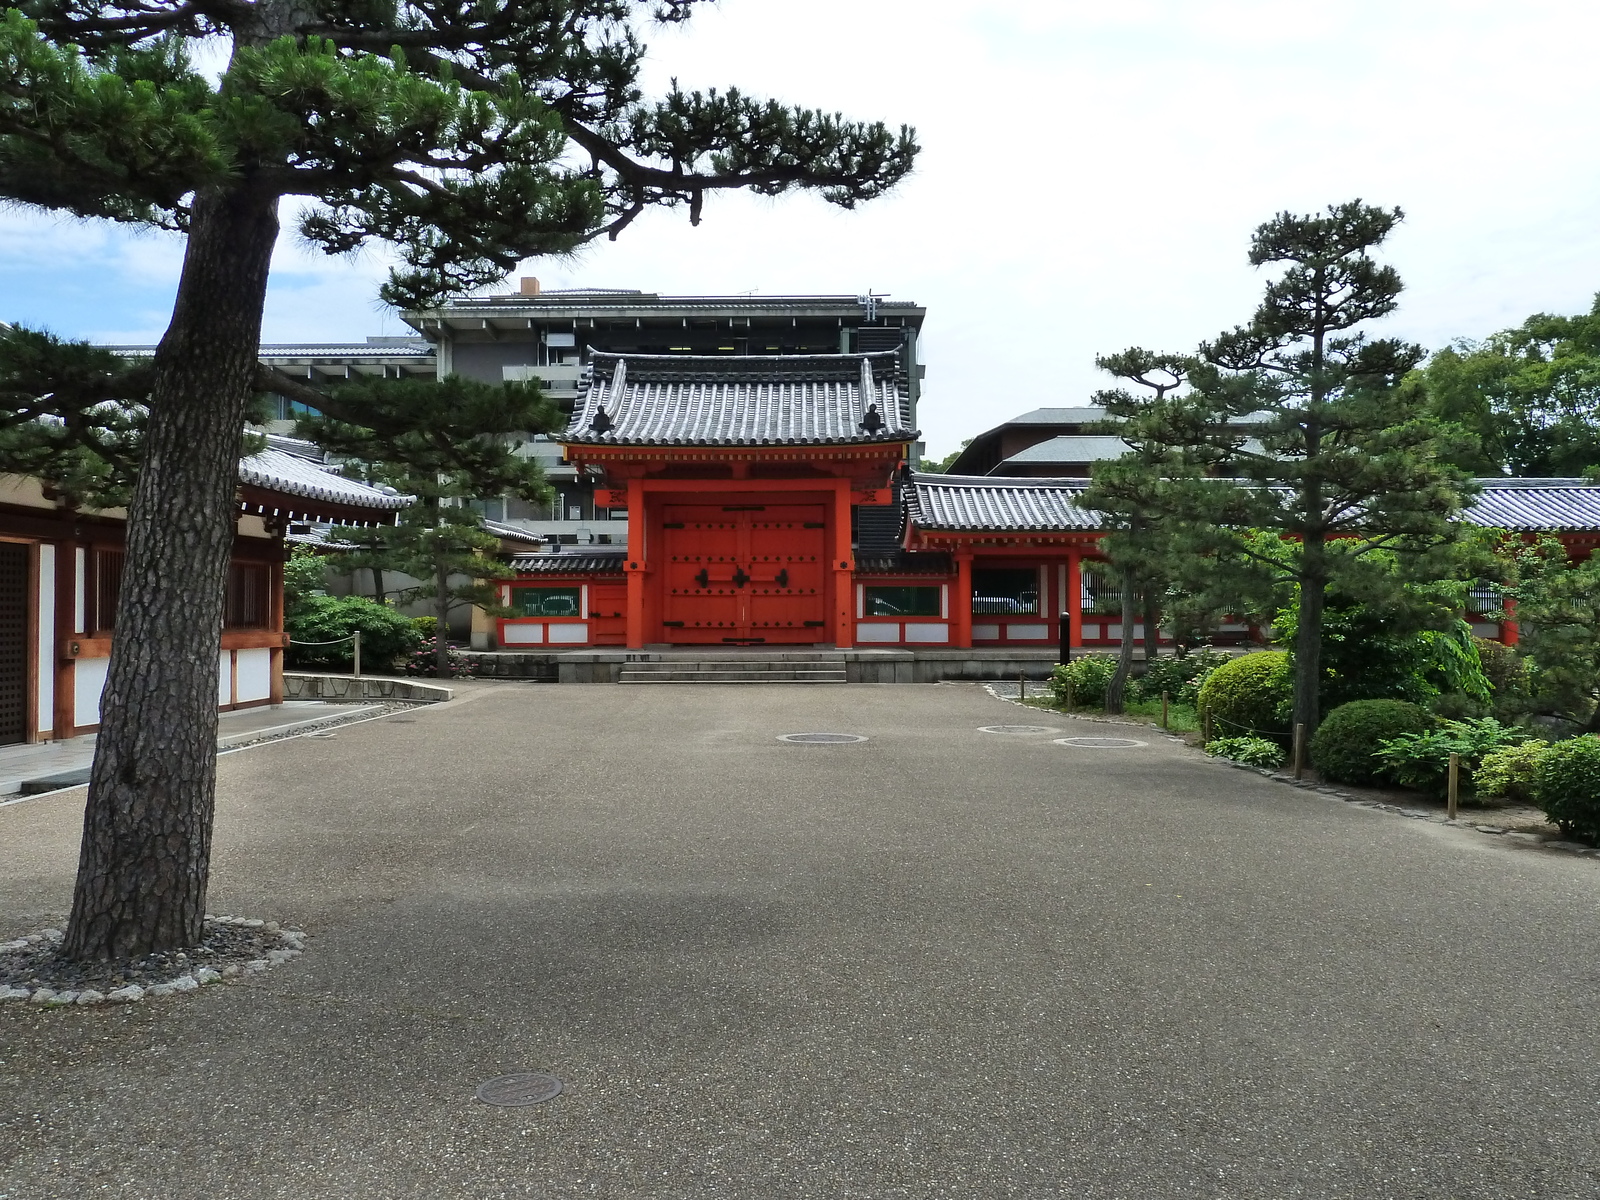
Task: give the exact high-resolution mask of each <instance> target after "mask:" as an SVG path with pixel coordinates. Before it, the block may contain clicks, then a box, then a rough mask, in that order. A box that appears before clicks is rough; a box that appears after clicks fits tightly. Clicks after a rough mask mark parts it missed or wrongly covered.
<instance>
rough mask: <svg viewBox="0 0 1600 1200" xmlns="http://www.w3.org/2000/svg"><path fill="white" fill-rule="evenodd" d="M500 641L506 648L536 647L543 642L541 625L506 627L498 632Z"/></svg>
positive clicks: (542, 627)
mask: <svg viewBox="0 0 1600 1200" xmlns="http://www.w3.org/2000/svg"><path fill="white" fill-rule="evenodd" d="M500 641H501V642H502V643H503V644H504V645H507V646H536V645H539V644H540V643H542V642H543V641H544V626H543V625H507V626H506V627H505V628H504V629H502V630H501V631H500Z"/></svg>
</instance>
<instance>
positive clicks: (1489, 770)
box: [1474, 741, 1550, 804]
mask: <svg viewBox="0 0 1600 1200" xmlns="http://www.w3.org/2000/svg"><path fill="white" fill-rule="evenodd" d="M1548 749H1550V743H1549V742H1538V741H1527V742H1523V743H1521V744H1520V745H1517V746H1502V747H1500V749H1498V750H1491V751H1489V753H1487V754H1485V755H1484V756H1483V761H1482V762H1481V763H1479V764H1478V769H1477V771H1476V772H1475V777H1474V786H1475V787H1476V788H1477V791H1478V795H1480V796H1504V797H1505V798H1506V799H1508V800H1517V801H1520V802H1521V803H1523V804H1532V803H1533V793H1534V788H1535V787H1536V785H1537V784H1538V782H1539V764H1540V763H1541V762H1543V761H1544V755H1545V751H1546V750H1548Z"/></svg>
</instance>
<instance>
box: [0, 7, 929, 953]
mask: <svg viewBox="0 0 1600 1200" xmlns="http://www.w3.org/2000/svg"><path fill="white" fill-rule="evenodd" d="M696 2H697V0H655V3H653V4H646V3H643V2H641V0H526V2H525V3H519V4H504V5H501V4H481V5H461V4H457V3H453V2H449V3H447V2H444V0H401V2H398V3H382V4H370V3H365V2H364V0H322V2H320V3H316V4H308V3H291V2H286V0H23V3H22V4H21V5H17V6H11V7H8V8H7V9H6V10H5V11H4V13H3V14H0V197H4V198H5V199H7V200H10V201H13V202H18V203H22V204H26V205H32V206H35V207H38V208H43V209H48V210H52V211H56V212H63V213H67V214H71V215H74V216H78V217H88V218H104V219H109V220H114V221H121V222H127V223H130V224H135V225H142V226H145V227H154V228H159V229H167V230H174V231H177V232H179V233H181V234H182V235H184V237H185V238H186V249H185V257H184V266H183V272H182V275H181V278H180V281H179V285H178V294H177V300H176V303H175V305H174V308H173V314H172V320H171V323H170V324H169V326H168V328H167V331H166V333H165V335H164V336H163V337H162V339H161V343H160V346H159V348H158V349H157V351H156V354H155V357H154V360H153V362H152V363H151V364H150V386H149V405H148V411H149V418H148V424H147V427H146V434H145V438H144V468H143V470H142V471H141V473H140V476H139V483H138V485H137V487H136V488H135V491H134V495H133V498H132V502H131V506H130V509H129V519H128V542H127V558H126V565H125V568H124V575H123V585H122V595H121V602H120V607H119V610H118V614H117V629H118V638H117V640H116V642H115V645H114V648H113V650H112V656H111V663H110V668H109V674H108V679H107V683H106V687H105V692H104V699H103V719H102V724H101V732H100V735H99V737H98V739H97V741H96V746H95V763H94V767H93V769H92V773H91V780H90V795H89V804H88V814H87V817H86V820H85V826H84V841H83V850H82V854H81V856H80V860H79V873H78V882H77V886H76V889H75V892H74V897H73V911H72V916H71V918H70V920H69V922H68V929H67V937H66V942H65V945H64V952H65V953H66V954H68V955H70V956H72V957H74V958H108V957H118V956H123V955H137V954H142V953H145V952H148V951H151V950H156V949H163V948H169V947H175V946H183V945H192V944H193V943H195V942H196V941H197V940H198V939H199V937H200V935H201V927H202V914H203V912H204V899H205V891H206V882H207V877H208V870H209V857H210V831H211V817H212V797H213V791H214V780H215V766H214V758H215V731H216V713H215V709H214V704H213V701H214V698H215V694H216V691H215V687H214V686H213V685H214V682H215V671H216V666H215V663H216V654H215V649H216V646H217V644H218V638H219V635H220V630H221V624H222V598H223V579H224V571H225V568H226V563H227V558H228V551H229V547H230V545H231V542H232V538H233V530H234V510H233V494H234V487H235V475H234V472H235V457H236V454H237V451H238V442H239V434H240V428H241V423H242V421H243V418H244V414H245V411H246V406H247V403H248V401H249V399H250V397H251V395H252V393H254V392H257V391H282V390H285V389H284V388H283V387H282V386H281V379H282V377H281V376H276V375H275V374H274V373H272V372H268V371H264V370H263V369H262V368H261V366H260V365H259V364H258V362H257V357H256V355H257V345H258V343H259V340H260V332H261V312H262V306H263V301H264V298H265V295H266V286H267V269H268V265H269V263H270V261H271V257H272V251H273V247H274V246H275V245H276V243H277V238H278V232H279V211H280V208H282V207H284V205H285V202H286V201H287V202H288V206H289V207H290V208H291V209H292V210H296V211H299V212H300V213H301V214H302V215H301V217H300V218H299V232H300V234H301V236H302V237H304V238H305V239H306V240H307V241H309V242H310V243H311V244H313V245H317V246H320V247H321V248H322V249H323V250H325V251H327V252H328V253H330V254H345V253H349V252H352V251H355V250H357V249H359V248H360V247H362V246H363V245H366V244H368V243H370V242H373V241H377V242H380V243H386V244H388V245H389V246H391V247H393V248H394V251H395V254H396V255H397V258H398V263H397V266H396V267H395V269H394V271H393V272H392V273H391V275H390V278H389V282H388V283H387V284H386V285H385V286H384V288H383V289H382V295H383V297H384V299H385V300H387V301H388V302H390V303H393V304H400V305H407V306H411V307H415V308H427V307H429V306H432V305H434V304H436V303H438V302H439V301H440V300H441V299H443V298H445V297H447V296H449V295H451V294H455V293H458V292H462V291H465V290H468V289H471V288H474V287H478V286H480V285H483V284H487V283H490V282H492V281H494V280H497V279H499V278H501V277H503V276H504V275H505V274H506V273H507V272H509V271H510V270H512V269H513V268H514V267H515V266H516V265H517V263H518V262H519V261H521V260H523V259H525V258H527V257H530V256H533V255H541V254H563V253H568V252H571V251H572V250H574V249H576V248H577V247H578V246H580V245H582V244H584V243H585V242H587V241H589V240H591V239H593V238H596V237H599V236H603V235H604V236H615V235H616V234H617V233H619V232H620V231H621V230H623V229H624V228H626V227H627V226H628V225H629V224H630V223H631V222H632V221H633V220H635V219H636V218H637V217H638V216H639V214H641V213H643V212H645V211H646V210H647V209H649V208H651V207H662V206H664V207H669V208H675V207H686V208H687V209H688V213H689V217H690V219H691V220H692V221H698V219H699V217H700V215H701V208H702V205H703V202H704V198H705V196H706V194H707V193H708V192H714V191H717V190H719V189H727V188H748V189H752V190H754V191H756V192H759V193H762V194H765V195H776V194H779V193H782V192H785V191H788V190H790V189H793V188H811V189H815V190H817V191H818V192H819V193H820V194H821V195H822V196H823V198H824V199H826V200H828V201H829V202H831V203H834V204H837V205H840V206H842V207H845V208H849V207H853V206H854V205H855V204H857V203H859V202H861V201H863V200H868V199H871V198H873V197H875V196H878V195H881V194H882V193H884V192H885V191H886V190H887V189H889V188H890V187H892V186H893V185H894V184H895V183H896V182H898V181H899V180H900V179H901V178H903V177H904V176H905V175H906V173H907V172H908V171H909V170H910V169H911V165H912V161H913V159H914V157H915V155H916V151H917V147H916V144H915V141H914V139H913V135H912V134H911V132H910V131H909V130H907V129H901V130H900V131H899V132H898V133H895V132H892V131H890V130H889V129H887V128H885V127H884V126H882V125H879V124H856V123H851V122H847V121H845V120H843V119H842V118H840V117H837V116H830V115H827V114H824V113H820V112H815V111H810V110H803V109H788V108H784V107H782V106H781V105H778V104H776V103H770V102H760V101H757V100H754V99H751V98H749V97H746V96H745V95H743V94H742V93H740V92H738V91H736V90H733V89H728V90H726V91H711V92H706V93H700V92H683V91H681V90H679V89H677V88H676V87H674V88H673V89H672V90H671V91H670V92H669V93H668V94H667V95H666V96H665V97H664V98H662V99H661V100H659V101H657V102H654V103H651V102H647V101H645V100H644V99H643V98H642V96H641V93H640V91H639V88H638V86H637V82H636V81H637V78H638V74H639V69H640V64H641V61H642V57H643V53H644V47H643V45H642V43H641V41H640V39H639V36H638V33H637V31H636V29H635V21H636V17H637V16H639V15H648V14H651V13H653V14H655V15H656V16H658V17H659V18H661V19H665V20H683V19H685V18H687V17H688V16H689V15H690V14H691V12H692V11H693V9H694V7H695V4H696ZM202 41H207V42H209V43H210V44H211V45H216V44H219V43H222V42H225V43H226V44H227V45H228V46H229V56H228V60H227V62H226V64H225V65H224V66H223V67H222V69H221V70H220V72H218V73H216V74H214V75H211V74H207V73H206V72H203V71H202V70H200V69H199V68H198V67H197V66H196V65H195V63H194V61H193V60H192V58H191V53H190V52H191V49H192V48H193V47H195V46H196V45H198V44H199V43H201V42H202ZM36 394H37V395H47V394H49V392H48V391H40V392H38V393H36ZM331 404H332V402H328V401H325V402H324V403H323V404H322V408H321V410H322V411H324V412H328V413H330V414H332V415H340V414H339V413H338V412H336V411H335V410H334V409H333V408H332V407H331ZM345 415H348V414H345Z"/></svg>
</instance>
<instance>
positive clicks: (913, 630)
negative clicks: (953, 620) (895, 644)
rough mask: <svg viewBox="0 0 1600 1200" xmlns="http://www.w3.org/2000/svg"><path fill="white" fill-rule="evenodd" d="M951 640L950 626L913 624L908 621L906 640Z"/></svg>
mask: <svg viewBox="0 0 1600 1200" xmlns="http://www.w3.org/2000/svg"><path fill="white" fill-rule="evenodd" d="M949 640H950V626H948V625H934V624H926V625H923V624H913V623H911V622H909V621H908V622H906V641H908V642H948V641H949Z"/></svg>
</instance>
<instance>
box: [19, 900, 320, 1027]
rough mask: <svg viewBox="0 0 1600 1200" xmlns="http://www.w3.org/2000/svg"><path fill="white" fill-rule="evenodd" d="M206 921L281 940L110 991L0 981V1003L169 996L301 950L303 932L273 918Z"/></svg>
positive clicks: (38, 936)
mask: <svg viewBox="0 0 1600 1200" xmlns="http://www.w3.org/2000/svg"><path fill="white" fill-rule="evenodd" d="M206 920H207V921H214V922H216V923H217V924H218V925H242V926H244V927H246V928H248V929H264V930H266V931H267V932H269V933H276V934H277V935H278V940H279V941H280V942H282V943H283V945H282V946H280V947H279V948H278V949H276V950H268V951H267V953H266V957H264V958H252V959H250V960H248V961H247V962H242V963H229V964H228V965H227V966H225V967H223V968H222V969H221V970H220V971H219V970H216V969H215V968H212V967H200V968H198V969H197V970H192V971H186V972H184V973H183V974H182V975H178V976H176V977H175V978H172V979H168V980H165V981H163V982H161V983H152V984H148V985H141V984H137V983H130V984H129V985H128V986H126V987H120V988H116V989H114V990H112V991H110V992H97V991H95V990H94V989H93V988H86V989H84V990H82V991H73V990H71V989H62V990H60V991H57V990H56V989H55V988H51V987H37V988H33V989H32V990H29V989H28V988H23V987H11V986H9V985H6V984H0V1003H3V1002H5V1001H7V1000H13V1001H18V1002H20V1001H24V1000H25V1001H27V1002H28V1003H30V1004H37V1005H39V1006H40V1007H42V1008H65V1007H67V1006H69V1005H71V1006H75V1007H85V1008H88V1007H92V1006H94V1005H98V1004H137V1003H138V1002H139V1001H141V1000H149V999H153V998H155V997H159V996H170V995H172V994H173V993H175V992H194V991H198V990H199V989H200V988H202V987H206V986H208V985H210V984H214V983H229V982H232V981H233V980H235V979H242V978H244V977H245V976H246V975H256V974H259V973H260V972H262V971H265V970H266V969H267V968H268V967H275V966H278V965H280V964H281V963H286V962H288V961H290V960H291V959H295V958H299V957H300V955H301V954H303V953H304V952H305V948H306V941H305V940H306V937H307V935H306V934H305V933H304V932H302V931H301V930H298V929H284V928H283V927H282V926H280V925H279V924H278V923H277V922H276V921H261V920H257V919H255V918H253V917H214V916H211V915H209V914H208V915H207V916H206ZM64 937H65V935H64V934H63V933H62V932H61V930H59V929H41V930H40V931H39V932H38V933H31V934H29V935H28V936H27V937H21V938H16V939H15V940H13V941H9V942H0V952H4V951H8V950H21V949H24V948H26V947H28V946H36V945H38V944H39V943H40V942H60V941H62V940H63V938H64Z"/></svg>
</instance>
